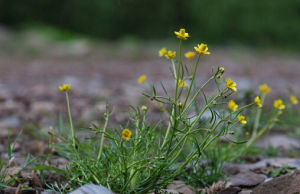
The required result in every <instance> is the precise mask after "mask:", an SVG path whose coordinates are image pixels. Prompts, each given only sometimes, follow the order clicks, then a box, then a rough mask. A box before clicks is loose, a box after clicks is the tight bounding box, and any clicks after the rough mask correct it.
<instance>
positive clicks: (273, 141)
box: [254, 134, 300, 150]
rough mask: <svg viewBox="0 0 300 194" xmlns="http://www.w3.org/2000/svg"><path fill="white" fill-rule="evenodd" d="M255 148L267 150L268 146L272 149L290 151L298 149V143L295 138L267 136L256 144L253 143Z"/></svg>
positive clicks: (299, 144) (299, 143) (299, 146)
mask: <svg viewBox="0 0 300 194" xmlns="http://www.w3.org/2000/svg"><path fill="white" fill-rule="evenodd" d="M254 145H256V146H258V147H262V148H267V147H268V146H272V147H274V148H280V147H282V148H284V149H288V150H289V149H292V148H300V141H298V140H297V139H295V138H291V137H288V136H286V135H278V134H276V135H268V136H265V137H263V138H261V139H259V140H257V142H255V144H254Z"/></svg>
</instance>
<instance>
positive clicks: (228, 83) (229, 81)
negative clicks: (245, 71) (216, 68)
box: [225, 78, 237, 92]
mask: <svg viewBox="0 0 300 194" xmlns="http://www.w3.org/2000/svg"><path fill="white" fill-rule="evenodd" d="M225 85H226V87H227V88H228V89H230V90H232V91H234V92H236V91H237V89H236V82H234V81H232V79H231V78H227V80H226V83H225Z"/></svg>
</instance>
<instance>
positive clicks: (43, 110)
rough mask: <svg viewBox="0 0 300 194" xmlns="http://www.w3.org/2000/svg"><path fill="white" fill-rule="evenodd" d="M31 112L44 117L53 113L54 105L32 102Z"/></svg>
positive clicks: (44, 102) (51, 103)
mask: <svg viewBox="0 0 300 194" xmlns="http://www.w3.org/2000/svg"><path fill="white" fill-rule="evenodd" d="M31 111H32V113H33V114H35V115H45V114H49V113H54V111H55V104H54V103H53V102H47V101H40V102H34V103H33V104H32V105H31Z"/></svg>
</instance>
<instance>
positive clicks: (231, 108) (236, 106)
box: [228, 100, 239, 111]
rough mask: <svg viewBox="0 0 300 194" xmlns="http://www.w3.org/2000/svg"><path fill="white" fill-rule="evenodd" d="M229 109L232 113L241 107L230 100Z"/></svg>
mask: <svg viewBox="0 0 300 194" xmlns="http://www.w3.org/2000/svg"><path fill="white" fill-rule="evenodd" d="M228 108H229V109H230V110H232V111H236V110H237V109H238V108H239V105H237V104H236V103H235V102H234V101H233V100H230V101H229V102H228Z"/></svg>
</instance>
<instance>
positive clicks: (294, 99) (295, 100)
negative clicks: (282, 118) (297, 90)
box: [290, 96, 298, 104]
mask: <svg viewBox="0 0 300 194" xmlns="http://www.w3.org/2000/svg"><path fill="white" fill-rule="evenodd" d="M290 102H291V103H292V104H298V99H297V97H296V96H291V97H290Z"/></svg>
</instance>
